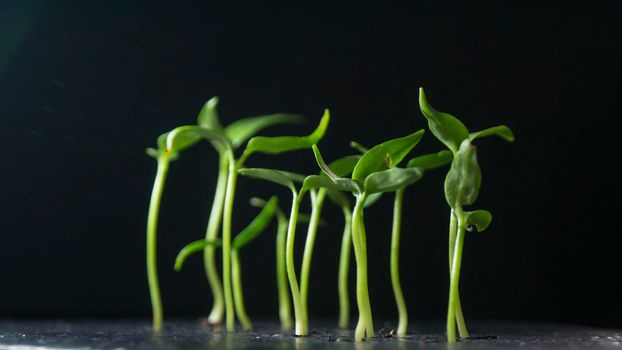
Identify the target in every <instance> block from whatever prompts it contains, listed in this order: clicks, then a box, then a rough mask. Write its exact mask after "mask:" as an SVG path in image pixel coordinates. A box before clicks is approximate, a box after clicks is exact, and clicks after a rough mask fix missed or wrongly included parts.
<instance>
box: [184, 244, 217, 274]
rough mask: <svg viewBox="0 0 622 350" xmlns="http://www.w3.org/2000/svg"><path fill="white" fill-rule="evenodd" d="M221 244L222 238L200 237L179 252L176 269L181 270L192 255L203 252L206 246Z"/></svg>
mask: <svg viewBox="0 0 622 350" xmlns="http://www.w3.org/2000/svg"><path fill="white" fill-rule="evenodd" d="M221 244H222V242H221V241H220V239H200V240H198V241H194V242H192V243H190V244H188V245H186V246H185V247H183V248H182V249H181V250H180V251H179V254H177V258H176V259H175V271H179V270H181V268H182V267H183V266H184V262H185V261H186V259H187V258H188V257H189V256H190V255H192V254H194V253H198V252H202V251H203V250H204V249H205V247H207V246H209V245H213V246H219V245H221Z"/></svg>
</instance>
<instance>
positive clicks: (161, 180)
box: [147, 97, 302, 332]
mask: <svg viewBox="0 0 622 350" xmlns="http://www.w3.org/2000/svg"><path fill="white" fill-rule="evenodd" d="M218 101H219V99H218V97H213V98H211V99H210V100H209V101H207V102H206V103H205V105H204V106H203V108H202V109H201V111H200V112H199V115H198V117H197V125H192V126H185V127H181V128H177V129H176V130H175V133H176V134H178V135H179V134H181V135H180V137H181V138H182V140H181V141H177V143H176V144H175V145H172V146H175V147H174V148H169V145H167V142H168V141H167V139H168V138H169V135H170V133H165V134H163V135H161V136H160V137H159V138H158V143H157V144H158V148H157V149H153V148H148V149H147V154H148V155H150V156H152V157H154V158H155V159H156V160H157V161H158V171H157V174H156V178H155V181H154V187H153V191H152V195H151V202H150V206H149V214H148V219H147V276H148V280H149V290H150V295H151V304H152V313H153V330H154V331H156V332H159V331H160V330H161V329H162V320H163V313H162V302H161V296H160V288H159V282H158V274H157V264H156V245H157V222H158V216H159V208H160V202H161V197H162V192H163V189H164V184H165V182H166V175H167V173H168V169H169V164H170V161H172V160H174V159H176V158H177V157H178V152H179V151H181V150H183V149H186V148H188V147H190V146H192V145H194V144H195V143H196V142H198V141H199V140H200V139H201V138H202V137H203V138H206V139H208V140H210V142H211V143H212V145H213V146H214V148H215V149H216V151H217V152H218V154H219V158H220V161H219V171H218V180H217V185H216V192H215V195H214V201H213V204H212V210H211V213H210V216H209V221H208V224H207V229H206V234H205V239H206V240H210V241H213V240H215V239H217V237H218V230H219V226H220V223H221V219H222V212H223V207H224V196H225V194H226V185H227V180H228V170H229V157H228V150H230V149H235V148H237V147H239V146H240V145H241V144H243V143H244V142H245V141H246V140H247V139H248V138H250V137H251V136H253V135H254V134H256V133H257V132H259V131H261V130H262V129H264V128H266V127H268V126H271V125H275V124H283V123H295V122H300V121H301V120H302V118H301V117H299V116H297V115H292V114H284V113H278V114H270V115H261V116H255V117H247V118H242V119H239V120H237V121H236V122H234V123H231V124H230V125H228V126H227V127H224V128H223V127H222V125H221V123H220V121H219V117H218V111H217V106H218ZM184 134H185V135H184ZM204 264H205V272H206V276H207V279H208V282H209V285H210V288H211V290H212V295H213V299H214V304H213V307H212V311H211V312H210V314H209V317H208V321H209V322H210V323H212V324H218V323H222V319H223V315H224V310H225V307H224V306H225V305H224V296H223V287H222V284H221V281H220V277H219V276H218V272H217V269H216V262H215V256H214V246H213V245H206V246H205V250H204Z"/></svg>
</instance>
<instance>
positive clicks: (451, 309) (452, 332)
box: [447, 208, 466, 343]
mask: <svg viewBox="0 0 622 350" xmlns="http://www.w3.org/2000/svg"><path fill="white" fill-rule="evenodd" d="M455 215H456V217H457V219H458V229H457V233H456V239H455V246H454V254H453V261H452V265H451V278H450V283H449V305H448V307H447V341H448V342H449V343H455V342H456V306H457V302H458V298H459V295H458V287H459V284H460V266H461V264H462V247H463V245H464V233H465V231H466V222H465V219H464V215H463V213H462V208H457V209H456V211H455Z"/></svg>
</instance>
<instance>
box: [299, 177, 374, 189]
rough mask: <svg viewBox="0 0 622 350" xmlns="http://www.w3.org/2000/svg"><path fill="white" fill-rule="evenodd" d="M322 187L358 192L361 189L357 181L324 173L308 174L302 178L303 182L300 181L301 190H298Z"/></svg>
mask: <svg viewBox="0 0 622 350" xmlns="http://www.w3.org/2000/svg"><path fill="white" fill-rule="evenodd" d="M322 187H323V188H327V189H329V190H337V191H346V192H354V193H360V192H361V190H362V188H361V186H360V184H359V183H357V181H355V180H351V179H348V178H345V177H337V178H334V179H333V178H330V177H328V176H324V175H309V176H307V177H306V178H305V179H304V182H303V183H302V190H300V193H304V192H306V191H309V190H312V189H315V188H322Z"/></svg>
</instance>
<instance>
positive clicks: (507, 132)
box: [469, 125, 514, 142]
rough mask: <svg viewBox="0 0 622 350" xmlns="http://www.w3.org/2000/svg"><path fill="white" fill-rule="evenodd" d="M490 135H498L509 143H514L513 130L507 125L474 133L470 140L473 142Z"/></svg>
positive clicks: (470, 135)
mask: <svg viewBox="0 0 622 350" xmlns="http://www.w3.org/2000/svg"><path fill="white" fill-rule="evenodd" d="M490 135H497V136H500V137H501V138H503V139H504V140H506V141H508V142H514V133H512V129H510V128H508V127H507V126H505V125H497V126H493V127H491V128H488V129H484V130H481V131H476V132H472V133H471V134H469V140H471V141H473V140H475V139H477V138H480V137H486V136H490Z"/></svg>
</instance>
